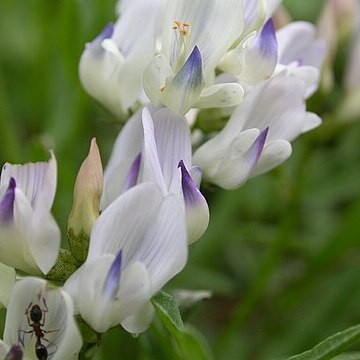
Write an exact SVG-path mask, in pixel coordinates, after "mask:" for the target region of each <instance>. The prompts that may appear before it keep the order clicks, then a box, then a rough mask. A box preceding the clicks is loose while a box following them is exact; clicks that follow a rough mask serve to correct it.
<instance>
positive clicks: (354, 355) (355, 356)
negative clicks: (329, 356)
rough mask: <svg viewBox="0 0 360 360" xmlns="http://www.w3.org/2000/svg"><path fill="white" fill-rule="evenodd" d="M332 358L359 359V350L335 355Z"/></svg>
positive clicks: (342, 359)
mask: <svg viewBox="0 0 360 360" xmlns="http://www.w3.org/2000/svg"><path fill="white" fill-rule="evenodd" d="M333 360H360V352H358V351H356V352H355V351H354V352H349V353H345V354H342V355H339V356H337V357H335V358H334V359H333Z"/></svg>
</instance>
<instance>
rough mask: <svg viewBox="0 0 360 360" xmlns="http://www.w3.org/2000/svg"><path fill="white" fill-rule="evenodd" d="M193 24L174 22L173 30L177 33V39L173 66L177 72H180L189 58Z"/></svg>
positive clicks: (174, 45) (174, 47)
mask: <svg viewBox="0 0 360 360" xmlns="http://www.w3.org/2000/svg"><path fill="white" fill-rule="evenodd" d="M190 27H191V23H189V22H181V21H179V20H176V21H174V26H173V27H172V29H173V30H174V31H175V39H174V43H173V49H172V59H171V60H172V61H171V63H172V65H173V66H175V70H176V71H177V70H179V69H180V68H181V67H182V65H184V63H185V60H186V58H187V56H188V49H189V46H188V45H189V42H190V35H191V31H190Z"/></svg>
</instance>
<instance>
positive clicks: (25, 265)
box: [0, 154, 60, 274]
mask: <svg viewBox="0 0 360 360" xmlns="http://www.w3.org/2000/svg"><path fill="white" fill-rule="evenodd" d="M56 173H57V170H56V160H55V157H54V155H53V154H51V158H50V160H49V162H38V163H28V164H25V165H12V164H8V163H7V164H5V165H4V166H3V169H2V172H1V180H0V199H1V200H0V261H1V262H2V263H4V264H6V265H9V266H12V267H15V268H17V269H20V270H23V271H26V272H29V273H44V274H47V273H48V272H49V271H50V269H51V268H52V266H53V265H54V264H55V261H56V258H57V255H58V251H59V247H60V230H59V228H58V226H57V224H56V222H55V220H54V218H53V217H52V215H51V213H50V209H51V206H52V203H53V200H54V196H55V190H56Z"/></svg>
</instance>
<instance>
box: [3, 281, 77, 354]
mask: <svg viewBox="0 0 360 360" xmlns="http://www.w3.org/2000/svg"><path fill="white" fill-rule="evenodd" d="M44 300H45V301H44ZM35 304H37V305H39V306H40V308H41V309H43V310H46V308H47V310H48V312H46V313H43V320H44V316H45V320H44V326H43V327H42V329H44V330H46V331H48V333H47V334H46V338H47V340H48V342H45V341H44V342H43V344H44V345H45V346H46V348H47V350H48V352H49V354H50V353H52V352H54V355H53V357H52V359H54V360H69V359H72V358H73V357H74V355H76V354H78V353H79V351H80V349H81V346H82V339H81V336H80V333H79V331H78V330H77V327H76V324H75V321H74V318H73V306H72V302H71V299H70V297H69V296H68V294H66V293H65V292H63V291H62V290H61V289H59V288H54V287H53V286H52V285H50V284H48V283H47V282H46V281H45V280H42V279H38V278H31V277H29V278H25V279H23V280H20V281H19V282H17V283H16V285H15V286H14V288H13V291H12V292H11V296H10V299H9V306H8V309H7V313H6V323H5V332H4V341H5V342H6V343H8V344H16V343H18V342H19V336H20V343H22V344H23V348H24V353H25V357H29V358H30V359H36V357H35V354H34V351H35V340H36V339H35V337H34V336H31V334H26V333H20V334H19V330H24V331H29V330H32V328H31V327H29V325H28V320H27V317H26V314H25V312H26V310H27V309H30V308H31V305H35ZM29 306H30V307H29ZM44 314H45V315H44ZM50 331H52V332H50Z"/></svg>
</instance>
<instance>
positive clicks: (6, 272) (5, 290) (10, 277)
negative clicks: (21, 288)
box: [0, 263, 16, 358]
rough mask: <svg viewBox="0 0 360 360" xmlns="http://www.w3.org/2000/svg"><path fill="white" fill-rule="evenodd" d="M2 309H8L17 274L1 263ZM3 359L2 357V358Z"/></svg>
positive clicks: (0, 299) (0, 294) (0, 305)
mask: <svg viewBox="0 0 360 360" xmlns="http://www.w3.org/2000/svg"><path fill="white" fill-rule="evenodd" d="M0 279H1V283H0V308H1V307H2V306H3V307H6V306H7V303H8V299H9V294H10V291H11V289H12V287H13V286H14V284H15V280H16V272H15V269H14V268H12V267H10V266H6V265H4V264H2V263H0ZM0 358H1V357H0Z"/></svg>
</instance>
